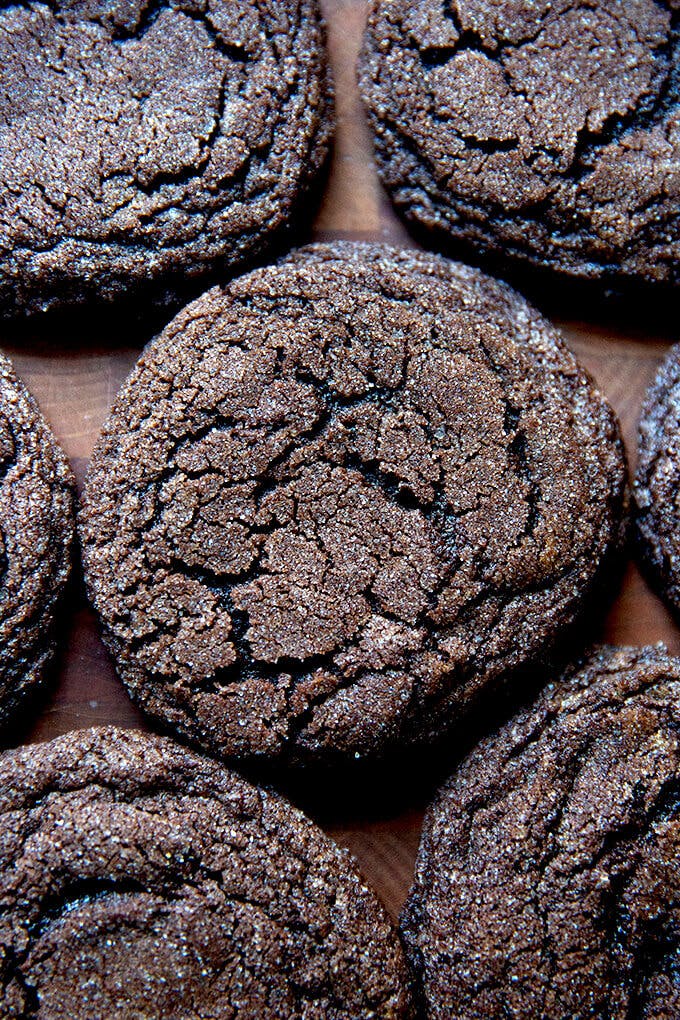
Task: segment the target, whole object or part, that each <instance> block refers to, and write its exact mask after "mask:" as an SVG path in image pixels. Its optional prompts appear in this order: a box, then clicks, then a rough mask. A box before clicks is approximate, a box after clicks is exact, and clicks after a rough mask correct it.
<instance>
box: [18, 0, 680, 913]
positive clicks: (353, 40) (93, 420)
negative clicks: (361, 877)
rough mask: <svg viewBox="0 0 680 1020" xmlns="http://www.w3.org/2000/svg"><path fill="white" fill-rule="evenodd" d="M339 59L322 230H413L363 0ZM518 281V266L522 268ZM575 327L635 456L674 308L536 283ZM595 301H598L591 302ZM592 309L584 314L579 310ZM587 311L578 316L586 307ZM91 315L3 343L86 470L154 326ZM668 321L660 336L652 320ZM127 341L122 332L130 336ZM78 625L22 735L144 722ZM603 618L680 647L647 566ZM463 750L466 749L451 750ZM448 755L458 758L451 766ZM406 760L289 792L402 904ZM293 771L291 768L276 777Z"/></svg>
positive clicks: (335, 17) (575, 340) (417, 804)
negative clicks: (366, 91) (387, 144)
mask: <svg viewBox="0 0 680 1020" xmlns="http://www.w3.org/2000/svg"><path fill="white" fill-rule="evenodd" d="M322 3H323V7H324V9H325V13H326V17H327V21H328V29H329V48H330V52H331V61H332V64H333V67H334V71H335V80H336V91H337V115H338V128H337V135H336V147H335V154H334V158H333V163H332V166H331V170H330V174H329V179H328V182H327V187H326V191H325V194H324V197H323V200H322V203H321V207H320V209H318V210H310V223H311V222H312V219H313V217H314V216H315V217H316V218H315V221H314V223H315V225H314V229H313V234H314V235H315V236H317V237H322V238H328V237H358V238H371V239H380V240H386V241H390V242H393V243H395V242H396V243H400V242H401V243H412V242H410V241H409V238H408V234H407V232H406V230H405V229H404V227H403V226H402V225H401V224H400V223H399V221H398V220H397V219H396V217H395V216H394V214H393V212H392V210H391V208H390V205H389V202H388V200H387V198H386V197H385V195H384V194H383V192H382V191H381V189H380V186H379V183H378V180H377V177H376V174H375V171H374V168H373V164H372V156H371V143H370V139H369V134H368V129H367V126H366V123H365V119H364V115H363V111H362V109H361V105H360V102H359V98H358V95H357V91H356V86H355V80H354V67H355V63H356V56H357V52H358V48H359V45H360V40H361V33H362V29H363V24H364V18H365V5H364V2H363V0H325V2H324V0H322ZM514 282H515V284H516V285H517V279H515V280H514ZM522 289H524V290H525V292H527V293H528V294H529V296H530V297H531V299H532V300H533V301H534V303H535V304H537V305H538V307H539V308H541V310H542V311H544V312H545V313H546V314H547V315H548V316H549V317H551V318H552V319H553V321H556V322H557V323H558V325H559V326H560V327H561V328H562V329H563V331H564V333H565V335H566V337H567V338H568V340H569V342H570V343H571V344H572V346H573V348H574V349H575V351H576V352H577V353H578V355H579V356H580V358H581V359H582V361H583V362H584V363H585V365H586V366H587V367H588V368H589V369H590V371H591V372H592V374H593V375H594V376H595V378H596V380H597V381H598V383H599V385H600V387H601V389H602V390H603V391H604V392H605V393H606V394H607V395H608V397H609V398H610V400H611V402H612V403H613V405H614V407H615V408H616V410H617V411H618V413H619V416H620V419H621V422H622V425H623V430H624V435H625V439H626V443H627V447H628V453H629V457H630V459H631V460H632V459H633V457H634V445H635V432H636V428H637V420H638V414H639V407H640V402H641V399H642V396H643V394H644V391H645V388H646V386H647V385H648V383H649V381H650V379H651V377H652V375H653V373H654V371H655V369H656V366H657V364H658V362H659V360H660V358H661V357H662V356H663V353H664V351H665V350H666V349H667V347H668V345H669V343H670V342H671V341H673V340H675V339H677V337H675V336H674V335H673V329H674V325H673V321H672V317H671V316H670V315H669V314H667V312H664V310H663V309H660V308H658V307H657V302H656V300H655V299H654V298H651V297H650V296H649V295H647V296H646V297H643V298H640V299H639V302H638V303H637V304H636V303H635V301H633V302H629V303H628V305H627V306H626V308H625V310H623V311H622V309H621V307H620V303H617V302H614V301H609V302H608V301H607V300H606V299H602V300H595V301H594V302H593V301H592V295H591V296H590V297H589V298H588V299H586V298H585V297H584V298H583V300H582V301H580V300H579V297H578V294H576V295H575V294H574V291H573V288H567V287H566V286H565V287H562V286H561V285H556V286H554V287H551V289H550V293H549V294H548V292H547V290H546V291H544V290H542V288H541V285H538V284H536V283H535V282H529V283H528V284H527V286H525V287H523V288H522ZM585 308H589V309H590V312H589V313H588V314H587V313H586V312H585V311H584V310H583V309H585ZM579 313H580V314H579ZM574 315H577V316H578V318H573V316H574ZM112 319H113V317H112V316H111V314H110V313H109V312H106V311H104V312H103V313H102V317H101V321H98V320H97V319H96V317H95V319H94V321H92V320H88V322H86V323H84V322H83V321H82V319H81V318H78V317H75V316H74V317H73V318H72V319H69V318H68V317H65V318H64V319H63V321H60V323H59V325H58V326H55V325H51V326H50V327H49V328H45V327H44V325H41V324H40V323H37V324H31V326H30V327H26V326H25V325H24V326H13V327H11V328H10V327H7V328H5V330H4V331H3V332H2V333H0V343H1V344H2V347H3V349H5V350H6V351H7V353H8V354H9V355H10V356H11V357H12V358H13V359H14V362H15V364H16V367H17V370H18V372H19V373H20V375H21V376H22V378H23V379H24V381H25V382H26V384H27V385H28V386H29V388H30V389H31V391H32V392H33V394H34V395H35V397H36V399H37V400H38V402H39V403H40V406H41V408H42V410H43V412H44V414H45V415H46V417H47V418H48V420H49V421H50V422H51V424H52V426H53V428H54V430H55V432H56V434H57V436H58V438H59V439H60V441H61V443H62V444H63V447H64V449H65V451H66V453H67V454H68V456H69V457H70V458H71V460H72V463H73V466H74V469H75V472H76V475H77V477H78V480H79V482H80V483H82V479H83V476H84V472H85V470H86V467H87V459H88V456H89V454H90V452H91V449H92V446H93V444H94V441H95V439H96V436H97V433H98V430H99V428H100V425H101V423H102V422H103V420H104V418H105V416H106V414H107V411H108V408H109V406H110V404H111V402H112V400H113V398H114V396H115V394H116V391H117V389H118V387H119V386H120V384H121V383H122V381H123V379H124V378H125V376H126V375H127V373H128V371H129V370H130V368H131V367H132V365H133V363H134V361H135V359H136V357H137V356H138V354H139V350H140V348H141V346H142V345H143V343H144V342H145V341H146V340H148V339H150V337H151V335H152V332H148V331H147V332H146V333H145V332H144V330H142V329H140V327H139V326H138V325H137V324H136V323H134V322H131V323H129V324H126V323H125V322H124V321H123V323H122V328H121V324H120V323H118V322H114V324H113V325H112ZM650 321H653V322H654V326H653V329H654V333H653V334H652V335H650V334H649V333H648V332H647V330H648V328H649V327H648V326H646V323H649V322H650ZM121 336H122V337H123V342H122V343H121V342H120V339H119V338H120V337H121ZM73 600H74V605H73V607H72V615H71V618H70V621H69V623H68V633H67V634H65V635H64V645H65V648H64V652H63V654H62V656H61V660H60V662H59V664H58V667H57V669H56V676H55V680H54V685H53V688H52V690H51V692H50V693H49V694H48V695H47V696H46V698H45V700H44V703H43V706H42V712H41V714H40V715H39V717H38V718H33V719H32V720H30V721H29V723H28V724H27V725H26V727H25V728H23V729H17V730H16V731H15V732H14V733H12V735H11V737H12V740H11V742H12V743H18V742H20V741H25V740H44V739H48V738H50V737H52V736H56V735H57V734H59V733H63V732H64V731H66V730H69V729H73V728H76V727H83V726H90V725H94V724H102V723H116V724H119V725H122V726H140V727H143V726H144V722H143V719H142V717H141V715H140V713H139V712H138V711H137V709H136V708H135V707H134V706H133V705H132V703H131V702H130V701H129V699H128V697H127V695H126V693H125V691H124V689H123V687H122V686H121V684H120V683H119V682H118V681H117V680H116V677H115V673H114V670H113V667H112V665H111V662H110V660H109V659H108V656H107V654H106V652H105V650H104V648H103V646H102V644H101V642H100V640H99V637H98V632H97V625H96V621H95V619H94V617H93V614H92V613H91V611H90V610H89V609H88V608H87V607H86V605H85V601H84V598H83V596H82V589H81V587H80V585H78V586H77V589H76V593H75V594H74V596H73ZM600 615H601V618H600V619H599V620H596V621H594V622H593V626H594V633H595V636H596V637H598V638H603V639H606V640H608V641H614V642H620V643H624V642H627V643H633V644H639V643H645V642H654V641H664V642H666V644H667V645H668V646H669V647H670V648H671V649H672V650H673V651H674V652H678V653H680V630H679V629H678V628H677V627H676V625H675V624H674V623H673V621H672V619H671V617H670V615H669V614H668V612H667V611H666V610H665V608H664V606H663V605H662V603H661V602H660V601H659V600H658V599H657V598H656V597H655V596H654V595H653V594H652V593H651V592H650V591H649V589H648V588H647V586H646V585H645V583H644V581H643V580H642V579H641V577H640V575H639V573H638V572H637V570H636V568H635V566H634V565H633V564H632V563H630V564H629V565H628V567H627V568H626V571H625V574H624V577H623V581H622V584H621V587H620V590H619V592H618V594H617V596H616V599H615V602H614V603H613V605H612V606H611V607H610V608H609V609H607V608H606V607H605V606H603V607H602V612H601V614H600ZM451 760H452V761H453V760H454V749H453V748H452V749H451ZM445 768H446V764H445V766H444V770H445ZM406 774H407V777H408V778H407V780H405V779H404V772H401V773H400V772H399V771H397V772H394V771H391V770H389V769H388V770H387V771H382V772H381V771H378V772H377V773H376V774H375V775H372V777H371V778H370V780H368V781H367V780H365V779H364V778H363V777H361V778H359V777H357V776H355V775H352V774H350V775H346V776H344V777H343V776H342V775H341V776H339V777H338V776H335V777H333V778H332V779H330V778H328V779H327V778H326V777H325V776H318V775H316V776H314V777H312V778H309V777H308V778H307V779H304V778H303V779H301V780H296V781H295V784H294V785H293V786H292V787H291V786H290V784H289V785H288V792H289V793H290V794H291V795H292V796H293V798H294V799H296V800H297V801H299V802H300V803H301V804H302V805H303V806H304V807H305V809H306V810H307V811H308V812H309V813H310V814H311V815H313V816H314V817H316V818H317V819H318V820H319V822H320V824H322V825H323V826H324V828H326V830H327V831H329V832H330V833H332V834H333V835H334V836H335V838H336V839H337V840H338V841H339V842H340V843H342V844H344V845H346V846H347V847H349V848H350V849H351V850H352V851H353V852H354V853H355V854H356V856H357V857H358V859H359V861H360V863H361V865H362V868H363V870H364V873H365V875H366V877H367V878H368V880H369V881H370V882H372V884H373V885H374V887H375V888H376V889H377V891H378V892H379V894H380V895H381V896H382V898H383V900H384V901H385V903H386V904H387V906H388V908H389V909H390V911H391V912H392V913H393V914H394V915H396V914H397V913H398V911H399V909H400V907H401V904H402V902H403V900H404V897H405V895H406V892H407V890H408V887H409V885H410V881H411V875H412V868H413V860H414V857H415V853H416V850H417V846H418V839H419V832H420V824H421V820H422V810H423V807H424V806H425V805H426V804H427V802H428V800H429V798H430V796H431V794H432V790H433V787H434V786H435V785H436V783H437V782H438V780H439V777H440V776H441V774H442V768H441V763H440V765H439V767H438V770H436V769H435V770H433V769H430V768H429V767H427V766H425V765H424V764H422V763H420V764H419V762H417V761H416V762H411V763H410V764H409V765H408V767H407V770H406ZM273 778H274V780H275V781H279V780H280V781H281V782H282V783H284V784H286V782H287V777H283V776H274V777H273Z"/></svg>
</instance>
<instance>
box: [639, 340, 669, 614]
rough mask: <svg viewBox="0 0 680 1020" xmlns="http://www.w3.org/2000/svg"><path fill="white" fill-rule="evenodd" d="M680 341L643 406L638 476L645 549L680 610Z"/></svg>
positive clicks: (642, 549) (656, 579)
mask: <svg viewBox="0 0 680 1020" xmlns="http://www.w3.org/2000/svg"><path fill="white" fill-rule="evenodd" d="M679 486H680V345H677V346H675V347H672V348H671V350H670V351H669V353H668V355H667V356H666V359H665V360H664V362H663V364H662V365H661V368H660V369H659V372H658V373H657V376H656V379H655V380H654V382H653V384H652V385H651V386H650V388H649V390H648V392H647V396H646V398H645V402H644V405H643V408H642V417H641V421H640V434H639V444H638V466H637V473H636V478H635V489H634V493H635V503H636V511H637V512H636V525H637V534H638V540H639V543H638V544H639V549H640V552H641V555H642V558H643V560H644V562H645V565H646V566H647V567H648V569H649V573H650V575H651V577H652V580H653V583H655V584H656V585H657V586H658V588H659V589H660V591H661V593H662V594H663V595H664V597H665V598H666V599H667V600H668V601H669V602H670V604H671V605H672V606H673V608H674V609H676V610H677V611H680V506H679V505H678V488H679Z"/></svg>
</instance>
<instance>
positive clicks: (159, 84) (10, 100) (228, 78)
mask: <svg viewBox="0 0 680 1020" xmlns="http://www.w3.org/2000/svg"><path fill="white" fill-rule="evenodd" d="M0 64H1V65H2V77H3V83H4V84H5V88H3V90H2V94H1V95H0V136H1V137H2V144H1V145H0V176H1V178H2V181H3V192H2V197H1V198H0V314H3V313H4V314H12V313H13V312H16V311H26V310H28V311H36V310H38V309H44V308H49V307H53V306H57V305H64V304H73V303H76V304H77V303H81V302H83V301H88V300H93V299H97V300H102V299H103V300H112V299H114V298H116V297H119V296H124V295H129V294H130V293H131V292H133V291H135V289H138V290H139V289H142V288H146V291H145V293H146V292H148V293H151V292H152V291H153V292H154V293H155V288H157V287H160V286H161V285H163V286H165V284H166V283H167V284H168V285H170V286H172V284H173V283H178V282H179V283H186V280H187V279H188V278H190V277H195V276H198V275H200V274H201V273H204V272H206V271H208V270H212V269H214V268H216V267H221V268H226V269H228V270H229V271H233V268H234V266H235V265H236V264H238V263H239V262H241V261H243V260H244V259H246V258H249V257H251V256H254V255H255V254H257V253H259V252H260V251H262V249H263V248H264V247H265V246H266V244H267V243H268V241H270V240H271V239H272V237H273V236H274V234H275V233H276V232H277V231H279V230H280V229H281V228H282V227H283V226H285V225H286V224H287V223H288V222H289V220H290V219H291V216H292V215H293V213H294V211H295V209H296V208H297V206H298V204H299V203H300V200H301V199H302V197H303V196H304V195H305V193H306V192H307V189H308V186H309V185H310V183H311V181H312V179H313V178H314V176H315V174H316V172H317V171H318V169H319V168H320V166H321V163H322V162H323V160H324V158H325V156H326V153H327V150H328V140H329V136H330V133H331V124H332V115H331V110H330V92H331V88H330V80H329V75H328V71H327V68H326V63H325V55H324V37H323V29H322V23H321V19H320V14H319V10H318V6H317V3H316V0H277V2H276V3H273V2H271V0H152V2H150V3H149V2H143V0H116V2H115V3H105V2H103V0H58V2H55V3H43V2H36V3H31V4H10V5H9V6H8V5H3V6H2V7H1V8H0Z"/></svg>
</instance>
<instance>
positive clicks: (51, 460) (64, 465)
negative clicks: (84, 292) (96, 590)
mask: <svg viewBox="0 0 680 1020" xmlns="http://www.w3.org/2000/svg"><path fill="white" fill-rule="evenodd" d="M74 532H75V508H74V481H73V476H72V474H71V470H70V468H69V466H68V462H67V460H66V457H65V456H64V454H63V453H62V451H61V449H60V448H59V446H58V445H57V442H56V440H55V438H54V436H53V435H52V432H51V430H50V428H49V426H48V425H47V422H46V421H45V419H44V418H43V417H42V415H41V413H40V410H39V409H38V406H37V404H36V402H35V400H34V399H33V397H32V396H31V395H30V394H29V393H28V391H27V390H26V387H25V386H24V385H23V383H22V382H21V381H20V380H19V379H18V378H17V377H16V375H15V373H14V369H13V368H12V365H11V363H10V361H9V359H8V358H6V357H5V356H4V355H2V354H0V728H3V727H5V726H6V725H7V723H8V722H10V721H13V720H14V718H15V715H16V712H17V709H18V708H19V707H20V705H21V703H22V702H23V701H24V700H25V698H26V697H27V696H28V695H29V694H31V693H33V692H34V691H35V690H36V688H37V687H39V685H40V684H41V683H42V681H43V680H44V679H45V676H46V673H47V670H48V668H49V666H50V663H51V661H52V659H53V657H54V653H55V650H56V633H55V623H56V618H57V614H58V611H59V608H60V602H61V598H62V595H63V593H64V589H65V587H66V584H67V582H68V579H69V576H70V573H71V551H72V545H73V539H74Z"/></svg>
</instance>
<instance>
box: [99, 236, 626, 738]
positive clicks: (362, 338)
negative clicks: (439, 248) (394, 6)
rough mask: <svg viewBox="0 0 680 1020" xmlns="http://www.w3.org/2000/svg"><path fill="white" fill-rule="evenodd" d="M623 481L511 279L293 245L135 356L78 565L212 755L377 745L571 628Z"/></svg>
mask: <svg viewBox="0 0 680 1020" xmlns="http://www.w3.org/2000/svg"><path fill="white" fill-rule="evenodd" d="M624 484H625V465H624V459H623V452H622V446H621V441H620V438H619V433H618V426H617V423H616V419H615V417H614V415H613V412H612V410H611V408H610V407H609V405H608V404H607V403H606V401H605V400H604V399H603V398H602V397H601V396H600V394H599V393H598V392H597V391H596V390H595V389H594V387H593V384H592V382H591V380H590V379H589V377H588V376H587V375H586V373H585V372H584V371H583V370H582V369H581V368H580V366H579V365H578V363H577V362H576V360H575V358H574V357H573V355H572V354H571V353H570V352H569V351H568V350H567V349H566V348H565V347H564V345H563V344H562V342H561V340H560V339H559V336H558V334H557V333H556V332H555V331H554V330H553V329H552V328H551V327H550V326H549V325H548V324H547V323H546V322H545V321H544V320H543V319H542V318H541V317H540V316H539V315H538V314H537V313H536V312H534V311H533V310H532V309H531V308H529V306H528V305H527V304H526V303H525V302H524V301H523V300H522V299H521V298H520V297H519V296H518V295H517V294H515V293H514V292H513V291H511V290H510V289H509V288H507V287H505V286H504V285H502V284H499V283H496V282H494V281H492V280H490V279H489V278H487V277H484V276H483V275H482V274H480V273H478V272H476V271H475V270H471V269H468V268H466V267H464V266H461V265H458V264H455V263H449V262H447V261H446V260H443V259H439V258H437V257H436V256H429V255H425V254H419V253H416V252H406V251H404V252H400V251H398V250H396V249H390V248H385V247H381V246H379V245H361V244H349V243H347V244H336V245H316V246H312V247H310V248H309V249H303V250H302V251H301V252H299V253H297V254H296V255H295V256H293V257H292V258H290V259H288V260H287V261H284V262H282V263H281V264H280V265H278V266H276V267H269V268H266V269H262V270H257V271H255V272H254V273H252V274H249V275H247V276H245V277H242V278H241V279H239V280H237V281H234V282H233V283H232V284H230V285H229V286H227V287H225V288H222V289H220V288H216V289H213V290H212V291H210V292H208V293H207V294H205V295H204V296H203V297H202V298H200V299H199V300H198V301H196V302H194V303H193V304H192V305H189V306H188V308H186V309H185V311H184V312H182V313H181V314H180V315H179V316H178V317H177V318H176V319H175V320H174V321H173V322H172V323H171V324H170V325H169V326H168V327H167V328H166V330H165V331H164V332H163V333H162V334H161V335H160V336H159V337H158V338H157V339H156V340H154V341H153V342H152V343H151V344H150V345H149V346H148V347H147V349H146V350H145V352H144V354H143V355H142V357H141V359H140V361H139V363H138V365H137V367H136V368H135V369H134V371H133V373H132V375H131V376H130V378H129V379H128V381H127V383H126V384H125V386H124V387H123V389H122V391H121V393H120V395H119V396H118V398H117V400H116V402H115V405H114V408H113V411H112V413H111V416H110V418H109V420H108V422H107V423H106V425H105V426H104V430H103V434H102V436H101V439H100V440H99V442H98V445H97V448H96V450H95V452H94V455H93V458H92V463H91V467H90V472H89V476H88V481H87V484H86V491H85V494H84V500H83V512H82V518H81V535H82V543H83V557H84V565H85V572H86V577H87V583H88V588H89V592H90V595H91V598H92V600H93V602H94V605H95V607H96V609H97V611H98V613H99V614H100V617H101V620H102V622H103V626H104V637H105V640H106V642H107V644H108V646H109V648H110V649H111V651H112V654H113V656H114V659H115V662H116V665H117V668H118V670H119V672H120V675H121V676H122V678H123V680H124V682H125V683H126V685H127V687H128V689H129V690H130V692H131V694H132V696H133V697H134V699H135V700H136V701H138V702H139V703H140V704H141V705H142V706H143V708H144V709H145V710H146V711H147V712H149V713H150V714H151V716H152V717H153V718H155V719H156V720H158V721H159V722H162V723H163V724H164V725H166V726H170V727H175V728H176V729H177V730H178V731H180V732H181V733H183V734H184V735H185V736H187V737H189V738H191V739H192V740H196V741H198V742H199V743H200V744H202V745H204V746H205V747H207V748H210V749H211V750H212V751H213V752H216V753H219V754H224V755H265V756H279V755H281V756H288V757H301V758H305V757H313V756H315V755H320V754H325V753H333V752H340V753H346V754H356V755H362V754H368V753H376V752H379V751H382V750H384V749H385V748H386V747H388V746H390V745H395V744H399V743H404V742H420V741H429V740H431V739H433V738H434V737H436V736H437V735H439V734H441V733H442V732H443V731H444V730H445V729H446V728H447V727H448V726H449V724H450V723H451V722H452V721H453V720H454V719H456V718H458V717H460V715H461V714H462V713H464V712H465V711H466V710H467V709H468V708H469V707H470V705H471V704H472V703H474V702H475V701H476V700H477V699H478V698H479V697H480V696H481V694H482V692H483V691H484V690H485V689H486V688H487V687H488V686H489V685H490V684H492V682H493V681H495V680H497V679H498V678H499V677H500V676H502V675H505V674H507V672H508V671H509V670H511V669H512V668H514V667H517V666H519V665H521V664H523V663H525V662H527V661H528V660H530V659H531V658H532V657H534V656H535V655H537V654H538V653H539V652H541V651H543V650H544V649H545V648H546V646H548V645H549V644H550V643H551V642H552V641H553V640H554V638H555V637H556V636H557V635H558V634H559V633H560V632H561V631H562V630H563V629H564V627H566V626H567V625H568V624H569V623H571V622H572V621H573V619H574V617H575V616H576V614H577V613H578V611H579V609H580V607H581V605H582V603H583V600H584V598H585V597H586V596H587V594H588V593H589V592H590V591H591V589H592V586H593V584H594V582H595V580H596V579H597V578H598V576H599V574H600V569H601V567H602V564H603V561H604V560H605V558H606V557H607V554H608V552H609V551H611V550H612V548H613V547H615V546H616V544H617V542H618V539H619V534H620V525H621V510H622V500H623V490H624Z"/></svg>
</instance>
